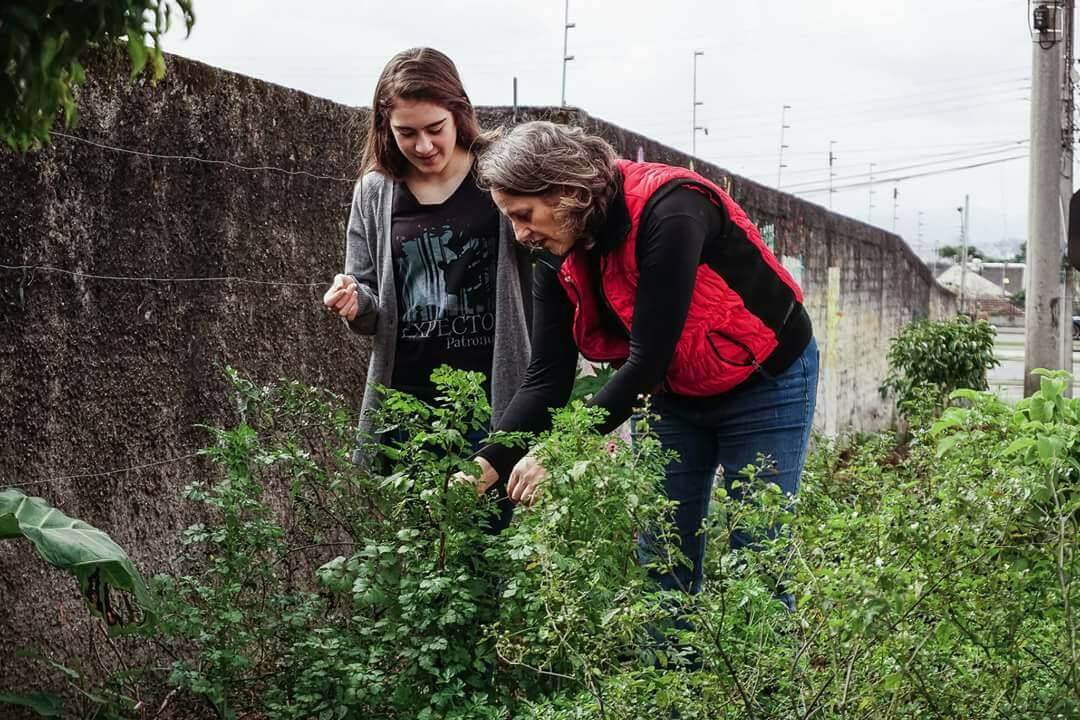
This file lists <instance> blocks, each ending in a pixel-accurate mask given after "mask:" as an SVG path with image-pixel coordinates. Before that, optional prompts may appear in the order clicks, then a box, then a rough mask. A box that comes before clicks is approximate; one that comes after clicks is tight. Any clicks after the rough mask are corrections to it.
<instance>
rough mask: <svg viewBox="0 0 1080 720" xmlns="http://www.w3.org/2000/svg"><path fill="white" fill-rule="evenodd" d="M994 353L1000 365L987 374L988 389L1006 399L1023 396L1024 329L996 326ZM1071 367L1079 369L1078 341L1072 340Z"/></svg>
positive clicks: (1079, 347)
mask: <svg viewBox="0 0 1080 720" xmlns="http://www.w3.org/2000/svg"><path fill="white" fill-rule="evenodd" d="M994 355H995V357H997V359H998V360H999V361H1001V365H1000V366H998V367H996V368H993V369H992V370H990V372H989V373H988V375H987V380H989V382H990V389H991V390H994V391H995V392H997V393H998V394H999V395H1000V396H1001V397H1002V398H1004V399H1006V400H1019V399H1020V398H1022V397H1023V396H1024V329H1023V328H1004V327H999V328H997V338H996V339H995V341H994ZM1073 368H1074V372H1076V371H1080V342H1076V341H1074V342H1073Z"/></svg>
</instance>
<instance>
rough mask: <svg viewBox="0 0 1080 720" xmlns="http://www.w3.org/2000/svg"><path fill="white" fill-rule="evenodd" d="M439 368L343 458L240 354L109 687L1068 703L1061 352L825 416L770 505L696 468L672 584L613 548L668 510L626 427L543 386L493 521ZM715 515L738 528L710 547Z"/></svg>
mask: <svg viewBox="0 0 1080 720" xmlns="http://www.w3.org/2000/svg"><path fill="white" fill-rule="evenodd" d="M437 379H438V381H439V383H440V385H441V388H442V391H441V395H442V399H441V400H440V402H439V405H438V406H436V407H428V406H425V405H422V404H420V403H418V402H417V401H416V400H414V399H412V398H409V397H407V396H403V395H400V394H393V393H392V394H391V395H390V396H389V398H388V401H387V403H386V406H385V414H384V417H383V424H384V426H386V427H390V426H394V427H396V428H397V429H399V430H401V431H402V433H401V434H402V436H403V437H404V438H406V439H404V440H402V441H401V442H399V443H396V444H394V445H392V446H389V447H384V448H383V451H384V454H385V455H386V456H387V457H386V459H387V460H388V461H389V463H390V465H391V467H389V468H388V469H387V473H385V474H382V473H369V472H364V471H361V470H360V469H358V468H357V467H356V466H354V465H352V464H351V463H350V461H349V455H350V452H351V450H352V446H353V444H354V439H353V430H352V427H353V420H354V419H353V418H352V417H350V415H349V413H347V412H345V411H344V410H342V409H341V408H342V405H341V403H340V400H339V399H338V398H334V397H333V396H330V395H328V394H326V393H322V392H320V391H317V390H314V389H311V388H305V387H303V386H300V385H297V384H294V383H279V384H276V385H273V386H268V387H258V386H255V385H253V384H251V383H250V382H247V381H245V380H242V379H240V378H234V381H235V384H236V389H237V393H236V397H237V408H238V410H239V414H240V416H239V419H238V422H237V423H236V424H235V425H234V426H232V427H230V428H224V429H218V430H216V431H214V437H215V443H214V446H213V447H212V448H209V449H208V450H207V453H208V454H209V455H210V457H212V458H213V459H214V461H215V462H216V463H217V464H218V466H219V467H220V468H221V473H220V476H215V477H208V478H206V479H204V480H202V481H200V482H197V483H194V484H193V485H192V487H191V489H190V490H189V493H188V494H189V497H190V498H191V499H192V500H194V501H196V502H199V503H201V504H203V505H204V507H205V508H206V510H207V517H206V521H205V522H204V523H203V524H201V525H197V526H195V527H193V528H191V529H190V530H189V531H188V533H187V535H186V543H187V545H186V548H187V557H186V560H185V562H184V567H185V570H184V571H183V572H182V573H179V574H177V575H176V576H174V577H170V578H161V579H159V580H158V581H157V584H156V587H157V588H158V591H159V592H160V593H161V598H160V601H159V602H160V604H161V609H162V617H163V620H162V623H161V625H160V627H159V629H158V630H157V631H156V632H155V634H154V635H152V636H151V637H150V639H151V640H152V642H154V643H155V644H156V645H157V646H158V647H160V648H162V649H163V650H164V651H165V652H166V653H167V654H169V655H171V656H173V661H172V663H171V668H170V669H169V671H168V673H166V674H161V673H159V672H158V671H156V670H155V669H154V666H153V665H151V666H149V667H148V669H147V670H146V672H145V673H144V674H143V676H142V677H140V678H132V677H130V676H128V677H125V678H124V681H125V683H126V684H127V685H126V688H127V691H126V695H127V696H133V697H140V696H141V697H143V698H152V697H161V696H162V695H164V694H165V693H166V692H167V691H168V690H167V687H166V685H165V683H166V681H167V682H168V683H170V684H171V686H172V687H173V688H174V689H175V690H177V691H178V692H179V693H180V696H179V697H177V698H175V700H174V703H177V704H179V703H181V702H184V701H185V699H186V702H188V703H190V702H191V700H192V699H198V700H199V701H200V702H202V703H203V704H204V706H205V708H206V709H207V710H208V711H209V712H210V713H212V714H213V715H215V716H218V717H225V718H232V717H236V718H239V717H245V716H251V717H254V716H257V717H265V718H291V719H292V718H295V719H298V718H387V719H389V718H404V717H410V718H412V717H417V718H510V717H513V718H543V719H545V720H556V719H558V720H567V719H569V718H593V717H603V718H627V719H628V720H629V719H630V718H634V719H637V718H641V717H654V716H655V717H669V716H672V715H678V716H681V717H700V718H723V719H725V720H735V719H736V718H739V719H742V718H748V717H753V718H822V719H825V720H840V719H847V718H883V719H888V718H894V719H899V718H958V719H962V720H987V719H991V718H1001V719H1004V718H1058V717H1076V716H1077V714H1078V713H1080V682H1078V675H1077V669H1078V660H1080V657H1078V644H1080V639H1078V637H1077V621H1078V614H1077V610H1076V587H1075V581H1074V580H1073V578H1074V577H1076V576H1077V574H1078V573H1080V567H1077V565H1078V563H1080V561H1078V560H1077V552H1078V550H1080V547H1078V545H1080V529H1078V526H1077V522H1078V521H1077V517H1078V512H1080V499H1078V498H1080V492H1077V481H1078V479H1080V401H1078V400H1070V399H1067V398H1065V397H1064V396H1063V394H1062V390H1063V388H1064V378H1063V376H1062V375H1060V374H1047V375H1046V376H1045V378H1044V381H1043V386H1042V389H1041V391H1040V392H1039V393H1037V394H1036V395H1035V396H1033V397H1032V398H1029V399H1027V400H1024V401H1023V402H1021V403H1020V404H1018V405H1017V406H1016V407H1015V408H1014V407H1010V406H1008V405H1005V404H1004V403H1002V402H1001V401H1000V400H998V399H996V398H995V397H993V396H992V395H989V394H985V393H978V392H975V391H970V390H960V391H956V393H954V398H955V399H957V400H959V401H962V402H963V403H964V404H965V405H966V407H963V408H961V407H951V408H948V409H947V410H945V412H944V413H943V415H942V416H941V417H940V419H939V420H938V421H937V422H936V423H935V425H934V426H933V427H932V428H927V427H925V426H919V425H915V426H914V427H913V432H912V436H911V439H910V442H907V443H904V444H898V443H897V441H896V438H895V437H894V436H893V435H891V434H882V435H873V436H867V437H862V438H856V439H855V440H854V442H852V443H850V444H847V445H845V446H844V447H843V449H840V448H839V447H838V446H836V445H833V444H831V443H829V442H827V441H824V440H823V441H821V442H820V443H819V447H818V449H817V451H816V452H815V453H814V454H813V455H812V456H811V458H810V460H809V462H808V464H807V469H806V473H805V475H804V478H803V485H802V490H801V492H800V496H799V498H798V500H797V502H796V503H795V504H794V507H793V506H792V503H791V502H790V499H789V498H785V497H783V496H781V495H780V494H779V493H778V492H777V491H776V490H775V489H774V488H772V486H769V485H767V484H765V483H764V482H763V480H765V479H767V477H768V475H767V472H762V470H767V463H765V462H764V461H763V463H762V466H761V467H759V468H749V469H748V470H749V472H748V477H749V480H748V481H745V482H746V484H745V486H744V487H741V488H739V490H740V491H741V492H744V493H745V494H746V495H747V496H748V497H749V501H740V500H736V499H735V498H734V497H732V496H730V495H729V494H728V493H726V492H724V491H723V490H722V489H720V488H719V487H718V488H717V489H716V490H715V491H714V493H713V501H714V507H713V511H712V513H711V514H710V516H709V519H708V521H707V522H706V523H705V526H704V527H703V532H706V533H708V535H709V546H708V552H707V555H706V567H705V571H706V586H705V592H703V593H701V594H699V595H696V596H693V597H689V596H685V595H682V594H680V593H658V592H654V591H653V590H654V588H653V587H652V585H651V584H650V583H649V580H648V576H647V574H646V568H643V567H641V566H639V565H638V563H637V562H636V543H635V538H636V536H637V535H638V534H639V533H640V532H641V531H642V530H643V529H645V528H656V529H658V530H659V533H660V536H661V537H664V538H666V537H670V535H669V533H670V526H668V525H666V523H665V518H666V517H667V513H668V511H669V510H670V505H669V504H668V503H667V501H666V500H665V499H664V498H663V497H662V496H661V493H660V491H659V483H658V480H659V478H660V475H661V472H662V468H663V466H664V464H665V462H666V460H667V459H668V458H667V455H666V454H665V453H664V452H663V451H662V450H661V449H660V447H659V445H658V444H657V442H656V440H655V438H652V437H651V436H650V435H649V434H648V432H647V430H645V429H643V428H642V430H643V432H644V435H643V437H642V439H640V440H639V441H638V442H637V443H635V444H634V445H626V444H622V443H620V442H618V441H610V440H609V439H608V438H605V437H601V436H598V435H596V434H595V433H594V432H592V431H591V430H590V428H591V427H592V426H593V425H594V424H595V423H596V422H597V420H598V411H596V410H590V409H588V408H585V407H584V406H582V405H580V404H574V405H571V407H569V408H567V409H564V410H560V411H559V412H558V413H557V414H556V419H555V427H554V429H553V431H552V432H550V433H548V434H545V435H544V436H543V437H542V438H540V439H539V440H538V442H537V443H536V444H535V446H534V450H533V452H534V453H536V454H537V455H538V456H539V457H541V458H542V459H543V461H544V462H545V466H546V467H547V468H548V469H549V478H548V481H547V482H546V483H545V485H544V486H543V494H542V499H541V501H540V502H539V503H538V504H537V505H535V506H533V507H531V508H519V509H518V512H517V516H516V518H515V520H514V523H513V524H512V525H511V526H510V528H509V529H507V530H506V531H504V532H503V533H502V534H501V535H498V536H491V535H489V534H487V533H485V532H483V530H482V529H480V527H479V520H480V519H482V518H483V517H484V516H485V514H486V513H488V512H490V511H491V508H490V505H489V503H488V502H487V501H486V500H478V499H477V498H476V497H475V494H474V492H473V490H472V489H471V488H470V487H468V486H465V485H460V484H456V483H454V482H453V481H452V477H453V473H454V472H456V471H457V470H459V469H462V468H468V467H469V466H470V463H469V461H468V460H467V459H464V458H463V457H462V454H463V453H464V450H465V440H464V435H465V433H466V432H467V431H468V430H469V429H470V428H473V427H477V426H479V425H481V424H483V423H484V422H485V421H486V417H487V415H486V413H487V408H486V403H485V402H484V400H483V394H482V392H481V391H480V389H479V388H480V386H479V382H478V380H479V379H478V378H477V377H475V376H469V375H461V374H455V373H441V374H440V375H439V376H438V378H437ZM513 440H514V439H513V438H507V441H508V442H509V441H513ZM433 448H444V449H446V450H447V451H449V454H447V455H442V454H441V453H439V452H435V451H434V450H433ZM283 494H284V496H285V497H286V498H287V499H286V500H284V501H282V500H281V497H282V495H283ZM275 498H276V499H275ZM777 526H782V527H783V530H782V531H780V532H778V533H775V537H773V538H772V539H770V537H771V536H772V534H771V533H768V532H767V529H768V528H775V527H777ZM735 529H741V530H744V531H749V532H751V534H752V535H753V536H754V537H756V538H758V542H757V546H756V547H755V548H754V549H744V550H740V551H738V552H732V551H730V550H729V549H728V543H729V540H730V537H731V534H732V532H733V531H734V530H735ZM658 557H659V558H661V559H663V560H662V562H675V561H676V560H677V559H678V552H677V549H676V548H672V547H666V548H664V552H661V553H660V554H659V555H658ZM657 562H658V563H659V562H661V560H658V561H657ZM784 593H791V594H792V595H794V596H795V598H796V599H797V607H796V609H795V611H794V612H789V611H788V610H787V609H786V608H785V606H784V604H783V603H781V602H780V600H778V596H779V595H781V594H784ZM166 675H167V677H166ZM137 683H141V685H140V687H139V690H140V691H139V692H133V691H132V690H131V689H130V686H131V685H132V684H137ZM156 704H157V701H156V700H155V702H154V703H152V705H156ZM132 716H133V717H134V716H137V715H134V714H132Z"/></svg>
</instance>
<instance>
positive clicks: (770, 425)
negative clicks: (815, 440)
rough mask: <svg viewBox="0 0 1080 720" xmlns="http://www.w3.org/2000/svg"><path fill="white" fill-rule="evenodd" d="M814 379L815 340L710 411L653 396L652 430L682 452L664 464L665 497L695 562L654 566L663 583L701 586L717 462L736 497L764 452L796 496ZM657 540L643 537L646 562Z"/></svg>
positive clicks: (772, 476)
mask: <svg viewBox="0 0 1080 720" xmlns="http://www.w3.org/2000/svg"><path fill="white" fill-rule="evenodd" d="M817 380H818V349H817V343H816V342H815V341H814V340H813V339H811V340H810V344H809V345H808V346H807V348H806V350H805V351H804V352H803V354H802V355H801V356H799V358H798V359H797V360H795V362H793V363H792V364H791V366H790V367H789V368H788V369H787V370H785V371H783V372H782V373H780V374H779V375H776V376H772V377H769V376H765V375H762V376H760V377H757V378H755V379H753V380H752V381H750V383H749V385H748V386H744V387H739V388H736V389H735V390H732V391H731V392H729V393H725V394H724V395H723V396H721V399H719V403H718V404H717V405H716V406H715V407H710V408H709V409H708V410H700V409H692V408H687V407H685V406H684V405H683V404H681V403H679V402H678V401H677V400H674V401H670V400H665V397H664V396H663V395H659V396H657V397H656V398H654V399H653V405H652V410H653V412H654V413H656V414H658V415H659V416H660V419H659V420H658V421H656V422H655V423H654V424H653V431H654V432H655V433H656V435H657V436H658V437H659V439H660V443H661V445H663V447H664V448H665V449H670V450H674V451H676V452H677V453H678V455H679V457H678V458H677V459H676V460H673V461H672V462H671V464H670V465H668V467H667V471H666V473H665V477H664V490H665V491H666V493H667V496H668V498H670V499H672V500H675V501H677V502H678V507H677V508H676V509H675V511H674V512H675V515H674V524H675V528H676V529H677V531H678V534H679V541H680V549H681V550H682V552H683V554H684V555H685V556H686V559H687V561H689V562H690V563H691V565H692V566H691V567H687V566H686V565H683V564H680V565H678V566H676V567H675V569H674V571H673V572H669V573H666V574H662V575H661V574H658V573H654V578H655V580H656V581H657V582H658V583H659V584H660V586H661V587H662V588H663V589H665V590H683V591H684V592H690V593H697V592H700V591H701V585H702V580H703V576H704V573H703V564H704V561H705V539H706V538H705V533H703V532H702V531H701V530H702V522H703V521H704V520H705V517H706V516H707V515H708V513H709V499H710V497H711V495H712V488H713V478H714V477H715V475H716V471H717V468H718V467H722V468H723V477H724V483H725V486H726V489H727V490H728V492H729V494H730V495H731V496H732V497H735V498H738V497H740V493H739V491H738V490H737V489H736V490H734V491H733V490H732V488H731V482H732V480H734V479H735V478H737V477H741V472H742V469H743V468H745V467H746V466H747V465H756V464H757V463H758V457H759V455H765V456H767V457H768V459H769V460H770V461H771V464H772V466H773V468H774V471H770V472H768V473H763V474H762V475H760V476H759V477H762V479H766V480H768V481H769V482H771V483H775V484H776V485H778V486H779V487H780V489H781V490H782V491H783V492H784V493H785V494H786V495H787V496H789V497H791V498H792V499H794V498H795V496H796V495H797V494H798V492H799V478H800V476H801V475H802V470H803V464H804V463H805V462H806V449H807V445H808V444H809V442H810V430H811V428H812V427H813V423H814V405H815V402H816V399H817ZM744 480H745V478H744ZM653 542H654V541H653V540H652V538H651V537H650V536H649V535H648V534H644V535H642V537H641V538H640V540H639V558H640V559H641V560H642V562H647V561H648V559H649V558H650V557H655V550H654V549H653ZM751 543H752V538H750V537H749V536H747V534H746V533H745V532H740V531H736V532H735V533H734V534H733V535H732V540H731V544H732V547H733V548H740V547H745V546H747V545H749V544H751Z"/></svg>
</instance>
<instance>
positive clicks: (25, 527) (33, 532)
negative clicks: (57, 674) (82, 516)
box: [0, 488, 153, 632]
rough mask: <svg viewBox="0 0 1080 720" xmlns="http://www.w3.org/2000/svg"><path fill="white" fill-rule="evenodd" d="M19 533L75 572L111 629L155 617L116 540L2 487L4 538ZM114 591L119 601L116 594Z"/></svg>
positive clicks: (0, 522) (49, 558)
mask: <svg viewBox="0 0 1080 720" xmlns="http://www.w3.org/2000/svg"><path fill="white" fill-rule="evenodd" d="M19 537H24V538H26V539H27V540H29V541H30V542H32V543H33V544H34V548H35V549H36V550H37V552H38V554H39V555H40V556H41V557H42V559H43V560H45V562H47V563H49V564H50V565H53V566H55V567H58V568H60V569H62V570H67V571H68V572H70V573H71V574H72V575H74V576H75V578H76V579H77V580H78V581H79V589H80V590H81V591H82V594H83V596H84V597H85V598H86V599H87V602H88V605H89V606H90V609H91V611H93V612H94V613H95V614H97V615H99V616H101V617H103V618H104V619H105V620H106V622H107V623H108V625H109V627H110V629H111V630H113V631H115V632H125V631H128V630H130V629H131V628H132V626H133V625H135V624H137V623H149V622H150V621H151V620H152V618H153V603H152V601H151V598H150V593H149V592H148V590H147V588H146V584H145V582H144V581H143V579H142V577H141V576H140V575H139V572H138V571H137V570H136V569H135V566H134V565H133V564H132V563H131V560H130V558H128V556H127V553H125V552H124V550H123V549H122V548H121V547H120V546H119V545H117V544H116V543H114V542H113V541H112V538H110V537H109V536H108V535H107V534H105V533H104V532H103V531H101V530H99V529H97V528H96V527H93V526H92V525H87V524H86V523H84V522H82V521H81V520H76V519H74V518H70V517H68V516H67V515H64V514H63V513H62V512H60V511H59V510H57V509H56V508H54V507H52V506H51V505H49V504H48V503H47V502H46V501H45V500H44V499H42V498H39V497H30V496H28V495H25V494H24V493H23V492H22V491H20V490H16V489H13V488H9V489H7V490H0V540H9V539H13V538H19ZM116 590H118V591H120V595H119V603H120V604H117V598H116V597H115V596H113V595H112V591H116ZM129 596H130V597H132V598H134V600H135V604H132V603H131V601H130V600H129Z"/></svg>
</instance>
